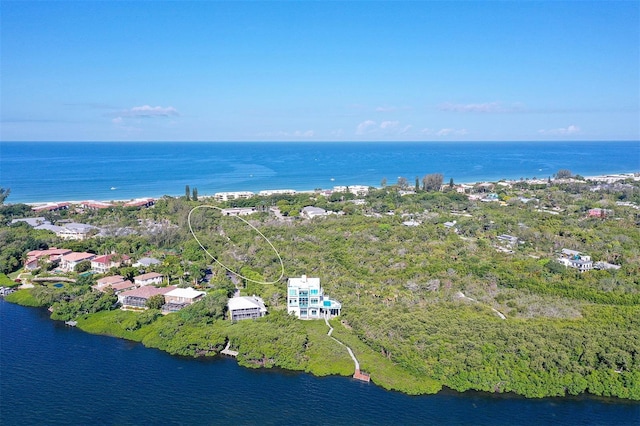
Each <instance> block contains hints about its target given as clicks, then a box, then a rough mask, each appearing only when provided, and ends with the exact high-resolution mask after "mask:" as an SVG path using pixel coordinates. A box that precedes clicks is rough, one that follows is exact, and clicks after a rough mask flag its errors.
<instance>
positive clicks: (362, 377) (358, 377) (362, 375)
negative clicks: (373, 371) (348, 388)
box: [353, 369, 371, 383]
mask: <svg viewBox="0 0 640 426" xmlns="http://www.w3.org/2000/svg"><path fill="white" fill-rule="evenodd" d="M353 378H354V379H356V380H361V381H363V382H367V383H369V381H370V380H371V377H370V376H369V375H368V374H367V373H363V372H362V371H360V369H358V370H356V372H355V373H353Z"/></svg>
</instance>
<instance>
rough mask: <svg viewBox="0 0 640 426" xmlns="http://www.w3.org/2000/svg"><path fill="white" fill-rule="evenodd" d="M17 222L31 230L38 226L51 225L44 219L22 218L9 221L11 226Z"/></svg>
mask: <svg viewBox="0 0 640 426" xmlns="http://www.w3.org/2000/svg"><path fill="white" fill-rule="evenodd" d="M19 222H24V223H26V224H27V225H29V226H30V227H32V228H35V227H36V226H40V225H51V222H49V221H48V220H47V219H45V218H44V217H24V218H20V219H13V220H11V224H12V225H13V224H14V223H19Z"/></svg>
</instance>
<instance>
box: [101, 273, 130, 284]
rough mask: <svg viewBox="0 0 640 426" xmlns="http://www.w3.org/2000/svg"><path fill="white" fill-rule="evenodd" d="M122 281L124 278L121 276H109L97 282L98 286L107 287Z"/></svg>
mask: <svg viewBox="0 0 640 426" xmlns="http://www.w3.org/2000/svg"><path fill="white" fill-rule="evenodd" d="M122 281H124V277H123V276H122V275H110V276H108V277H104V278H100V279H99V280H97V283H98V285H109V284H116V283H120V282H122Z"/></svg>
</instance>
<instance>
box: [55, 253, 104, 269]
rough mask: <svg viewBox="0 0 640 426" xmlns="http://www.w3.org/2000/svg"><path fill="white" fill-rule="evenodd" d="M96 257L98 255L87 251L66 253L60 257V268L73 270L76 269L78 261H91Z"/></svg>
mask: <svg viewBox="0 0 640 426" xmlns="http://www.w3.org/2000/svg"><path fill="white" fill-rule="evenodd" d="M94 257H96V255H95V254H93V253H86V252H82V253H77V252H71V253H68V254H65V255H64V256H62V258H61V259H60V269H61V270H63V271H65V272H73V271H74V270H75V269H76V266H77V265H78V263H80V262H83V261H85V260H88V261H90V260H91V259H93V258H94Z"/></svg>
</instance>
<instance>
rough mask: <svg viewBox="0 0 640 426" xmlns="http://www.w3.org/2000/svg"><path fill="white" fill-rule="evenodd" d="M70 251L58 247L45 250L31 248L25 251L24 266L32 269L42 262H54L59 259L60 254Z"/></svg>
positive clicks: (69, 251)
mask: <svg viewBox="0 0 640 426" xmlns="http://www.w3.org/2000/svg"><path fill="white" fill-rule="evenodd" d="M69 253H71V250H69V249H58V248H55V247H52V248H50V249H47V250H31V251H30V252H28V253H27V260H26V261H25V262H24V268H25V269H27V270H29V271H33V270H34V269H37V268H39V267H40V266H41V264H42V262H55V261H59V260H61V258H62V256H64V255H66V254H69Z"/></svg>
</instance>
